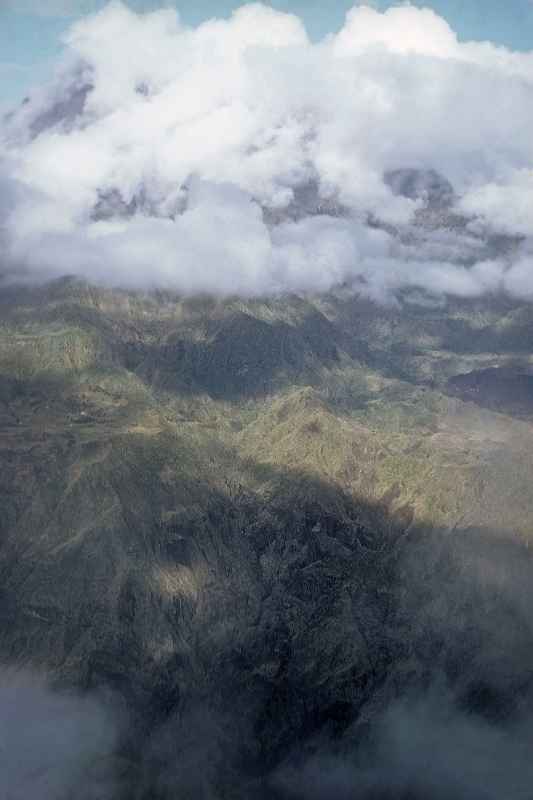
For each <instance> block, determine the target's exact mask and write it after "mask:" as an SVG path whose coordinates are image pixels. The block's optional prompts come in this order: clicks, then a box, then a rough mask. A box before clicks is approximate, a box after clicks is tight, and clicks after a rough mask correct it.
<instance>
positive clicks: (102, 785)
mask: <svg viewBox="0 0 533 800" xmlns="http://www.w3.org/2000/svg"><path fill="white" fill-rule="evenodd" d="M116 742H117V728H116V719H115V720H112V719H111V717H110V715H109V713H108V712H107V711H105V710H104V705H103V704H102V703H99V702H98V701H97V700H95V699H87V698H83V697H81V696H77V695H73V694H72V695H69V694H67V693H62V694H60V693H57V692H54V691H52V690H51V689H50V688H49V687H48V685H47V683H46V681H45V680H44V678H42V677H38V676H36V675H34V674H31V673H28V672H14V671H9V670H6V669H3V670H1V671H0V770H1V774H2V779H1V782H2V797H5V798H9V800H62V798H64V799H65V800H66V798H67V797H72V796H73V795H72V792H73V791H75V793H76V796H77V797H80V798H83V800H97V798H101V797H110V796H111V793H112V790H114V789H116V788H117V786H116V784H115V779H114V778H113V777H111V770H110V764H109V759H110V757H111V756H112V754H113V750H114V748H115V745H116Z"/></svg>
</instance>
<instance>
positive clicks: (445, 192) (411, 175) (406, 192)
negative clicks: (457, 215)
mask: <svg viewBox="0 0 533 800" xmlns="http://www.w3.org/2000/svg"><path fill="white" fill-rule="evenodd" d="M385 183H387V185H388V186H390V188H391V189H392V191H393V192H394V194H398V195H401V196H402V197H408V198H409V200H422V201H423V203H424V205H425V206H426V207H427V208H431V209H435V210H437V209H445V208H448V207H449V206H450V205H451V204H452V203H453V201H454V197H455V193H454V190H453V186H452V185H451V183H450V182H449V181H448V180H447V179H446V178H445V177H444V176H443V175H441V174H440V173H439V172H437V171H436V170H434V169H414V168H408V167H404V168H402V169H395V170H391V171H390V172H387V174H386V175H385Z"/></svg>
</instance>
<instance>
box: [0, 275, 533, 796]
mask: <svg viewBox="0 0 533 800" xmlns="http://www.w3.org/2000/svg"><path fill="white" fill-rule="evenodd" d="M0 318H1V325H0V498H1V503H2V515H1V518H0V576H1V583H0V601H1V603H0V621H1V626H0V646H1V655H2V661H3V663H4V664H8V663H10V664H13V663H14V664H18V665H21V664H31V665H33V666H41V667H44V668H46V669H48V670H50V671H51V672H52V673H53V675H54V676H55V677H56V679H57V680H58V681H59V682H60V683H61V684H62V685H71V686H77V687H82V688H83V689H96V688H98V687H101V686H107V687H110V688H111V689H112V690H113V692H114V693H116V694H117V695H119V696H120V697H122V698H123V699H124V702H125V703H126V705H127V707H128V709H129V713H130V714H131V715H132V717H133V720H134V721H133V723H132V727H131V731H130V734H131V735H130V736H129V737H128V738H127V741H126V742H125V744H124V748H125V750H124V754H125V757H126V760H127V763H128V765H129V766H128V776H129V777H128V781H127V782H126V783H127V785H128V787H129V788H128V789H127V792H126V794H125V795H124V797H126V796H127V797H139V798H149V797H151V798H152V797H162V798H166V797H172V796H174V795H173V794H172V793H171V790H170V789H168V791H167V789H166V788H164V787H162V786H160V785H158V786H157V787H156V788H154V786H155V784H157V781H155V783H154V777H153V776H154V771H153V769H152V768H151V767H150V768H149V767H148V766H147V762H146V757H147V756H146V753H147V752H148V753H150V746H149V744H147V742H150V741H153V739H154V736H156V737H157V736H159V735H160V733H158V732H160V731H161V730H162V729H163V728H164V726H165V725H167V724H170V722H169V720H172V725H173V726H174V728H173V730H177V731H178V732H179V736H178V733H176V736H178V739H179V737H181V739H180V742H182V744H181V745H179V746H178V745H176V746H177V747H178V750H179V751H180V752H181V753H182V754H183V753H184V752H186V751H187V748H188V747H191V748H193V750H194V752H195V753H197V746H196V745H194V746H193V744H192V743H191V741H192V740H190V738H188V737H193V738H194V736H201V738H203V739H204V740H206V741H207V742H208V744H205V747H206V748H207V750H208V751H209V753H208V754H207V755H205V754H204V755H205V759H207V762H208V763H209V764H210V765H211V766H210V769H211V768H212V770H213V775H214V777H213V781H215V782H216V785H217V787H218V790H217V791H219V792H220V796H221V797H228V798H229V797H243V798H244V797H247V796H249V795H248V794H247V792H248V791H249V786H250V785H251V784H252V783H253V785H254V787H255V788H254V791H259V789H258V785H259V784H257V781H259V782H261V781H262V780H263V778H264V776H265V775H267V774H269V773H270V771H271V770H272V769H274V768H276V767H277V766H278V765H279V764H280V763H281V762H282V761H283V759H284V758H285V757H286V756H287V753H289V752H292V751H293V750H294V749H295V748H301V747H304V748H305V747H307V746H308V744H309V746H311V744H310V743H312V742H313V741H314V740H315V739H316V737H317V736H322V737H326V738H328V739H329V738H332V739H333V740H335V741H339V742H342V741H345V742H346V743H348V744H349V743H350V742H353V741H354V737H355V739H356V740H357V739H358V737H359V736H360V735H363V734H361V732H360V731H361V730H362V728H361V727H360V726H362V725H363V722H364V721H365V720H366V721H367V722H368V720H372V719H373V718H374V717H375V716H376V715H378V713H379V710H380V709H383V708H385V707H387V704H388V703H389V702H390V700H391V698H393V697H394V696H396V695H398V694H399V693H402V692H405V691H406V690H407V688H408V687H413V686H418V687H420V686H421V685H426V684H427V683H428V682H430V681H431V680H432V676H434V675H435V674H436V673H437V672H439V674H443V675H445V676H446V680H448V681H450V682H451V684H452V685H453V686H454V687H455V691H456V692H457V693H458V696H460V697H463V698H467V700H468V703H470V705H471V706H472V708H474V707H475V701H474V699H473V698H475V697H477V695H476V692H479V691H482V690H483V691H484V692H485V695H486V697H487V698H488V699H487V700H486V702H485V703H484V710H483V713H485V712H486V713H488V714H498V713H500V712H499V709H501V707H502V704H503V706H504V707H508V711H509V713H510V712H511V709H512V707H514V704H515V701H516V697H517V696H518V697H519V698H521V699H520V702H524V703H526V702H529V701H528V700H527V698H528V697H529V694H528V693H529V683H530V675H529V672H528V668H527V659H524V658H523V648H524V647H527V646H530V645H531V644H532V642H531V629H530V625H529V623H528V622H527V620H528V618H529V612H530V610H531V608H530V606H531V602H530V589H527V588H526V587H528V586H529V585H530V578H531V577H533V564H532V563H530V555H529V544H530V539H531V534H532V533H533V493H532V492H531V488H530V487H531V485H532V479H533V405H532V406H531V408H530V407H529V406H528V402H527V396H525V399H524V401H523V402H522V403H521V405H520V407H519V408H515V407H514V406H513V404H512V403H511V404H509V402H508V394H506V393H505V392H503V393H502V392H501V391H500V390H499V389H498V392H496V393H495V394H494V395H490V387H491V386H492V384H489V388H488V390H487V391H489V395H490V396H489V395H487V393H486V392H485V389H486V384H482V386H483V389H484V391H483V392H481V393H479V392H477V393H476V392H473V393H472V392H471V393H470V394H467V395H465V394H464V393H462V392H461V391H458V390H457V387H456V386H454V385H453V384H450V379H453V378H454V376H457V375H464V374H466V373H474V372H475V371H477V370H480V369H484V368H487V367H490V368H491V369H495V368H504V371H503V372H502V373H498V377H499V379H500V376H501V379H500V382H501V380H503V381H505V380H507V379H509V380H514V379H515V376H516V375H523V374H528V370H529V368H530V354H529V352H528V349H527V344H526V343H527V341H528V340H529V341H533V312H532V311H531V308H530V307H529V306H507V305H504V304H503V305H502V304H500V305H498V304H496V303H495V302H494V303H493V302H492V301H491V302H488V303H487V304H485V305H483V304H481V303H472V304H466V303H455V304H450V305H446V306H443V307H439V308H430V309H428V308H425V309H424V308H421V307H418V306H406V307H403V308H402V309H387V308H379V307H375V306H372V305H370V304H368V303H366V302H363V301H361V300H358V299H356V298H353V297H346V296H343V295H342V294H339V295H336V296H328V297H285V298H279V299H271V300H264V301H259V300H257V301H250V302H244V301H242V300H237V299H232V298H228V299H226V300H216V299H213V298H209V297H201V298H180V297H176V296H172V295H170V294H163V293H159V294H132V293H126V292H120V291H107V290H103V289H95V288H93V287H90V286H87V285H83V284H79V283H77V282H72V281H63V282H59V283H57V284H54V285H51V286H48V287H45V288H41V289H27V290H22V289H21V290H9V291H6V292H5V293H4V295H3V297H2V300H1V303H0ZM506 376H509V377H508V378H507V377H506ZM499 385H500V384H498V386H499ZM484 392H485V393H484ZM511 394H512V393H511ZM511 585H513V586H514V585H519V586H521V587H524V591H523V593H522V595H521V597H518V596H517V595H516V594H515V593H514V591H511V588H510V587H511ZM495 631H497V632H498V633H497V635H496V636H495ZM518 686H520V687H521V688H520V689H519V690H518V689H517V687H518ZM476 687H477V688H476ZM480 687H481V688H480ZM483 687H484V688H483ZM485 695H484V696H485ZM199 709H202V713H203V712H204V711H205V709H207V710H208V714H209V715H210V717H212V718H213V719H215V718H216V720H217V723H216V724H217V726H219V730H218V733H217V734H216V736H215V734H214V733H213V734H212V731H211V729H210V731H211V732H209V733H205V735H204V733H201V731H203V729H202V727H201V726H200V727H198V725H199V723H198V722H197V715H198V713H199ZM476 713H477V712H476ZM236 715H237V716H236ZM192 719H194V720H196V722H194V723H193V722H191V721H190V720H192ZM236 719H238V720H239V723H238V725H236V724H235V720H236ZM188 720H189V722H187V721H188ZM365 724H366V723H365ZM354 726H355V727H354ZM357 731H359V733H357ZM211 734H212V735H211ZM158 741H159V740H158ZM204 743H205V742H204ZM348 744H346V746H348ZM211 747H213V748H215V751H216V752H211V750H210V748H211ZM180 748H181V750H180ZM195 748H196V749H195ZM141 751H142V756H141V754H140V753H141ZM202 752H203V751H202ZM124 754H123V755H124ZM183 757H184V758H185V756H183ZM195 757H196V756H195ZM169 758H170V756H169ZM198 758H200V756H199V755H198ZM202 758H204V756H202ZM207 762H206V763H207ZM150 763H151V762H150ZM184 763H185V762H184ZM202 763H203V762H202ZM223 764H225V765H226V766H225V767H224V768H223V767H222V765H223ZM224 770H226V771H224ZM191 774H192V773H191V771H188V772H187V774H186V775H185V773H184V774H183V775H182V780H183V781H184V784H183V785H184V789H183V797H189V796H190V797H191V798H192V797H195V798H197V797H203V796H205V797H206V798H207V797H208V796H210V795H209V794H208V793H206V792H207V790H205V787H204V789H201V788H199V784H198V781H197V776H196V778H195V777H194V776H193V777H191ZM236 775H238V776H239V778H238V779H237V778H236ZM250 782H251V783H250ZM189 783H190V786H189ZM133 785H135V786H136V787H137V788H136V790H135V791H137V794H133V793H132V792H133V789H132V788H131V786H133ZM230 787H232V788H230ZM246 787H248V788H246ZM125 791H126V790H125ZM209 791H211V790H209ZM150 792H152V793H150ZM268 796H270V795H268Z"/></svg>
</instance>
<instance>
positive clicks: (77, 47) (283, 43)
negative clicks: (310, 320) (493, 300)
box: [0, 2, 533, 301]
mask: <svg viewBox="0 0 533 800" xmlns="http://www.w3.org/2000/svg"><path fill="white" fill-rule="evenodd" d="M65 43H66V46H67V53H66V55H65V57H64V59H63V61H62V62H61V64H60V65H58V69H57V73H56V76H55V78H54V80H53V81H52V82H51V83H50V85H47V86H45V87H41V88H39V89H36V90H35V91H33V92H32V94H31V96H30V97H29V99H28V102H26V103H24V104H23V105H22V107H20V108H19V109H16V110H15V111H14V112H13V113H12V114H11V115H8V116H7V117H5V119H4V122H3V124H2V126H1V129H0V242H1V248H2V250H1V263H2V269H3V272H4V275H6V276H9V277H10V279H13V277H15V278H16V279H17V280H23V281H27V280H30V281H35V280H46V279H49V278H53V277H58V276H61V275H64V274H71V275H72V274H74V275H80V276H84V277H86V278H88V279H89V280H92V281H95V282H99V283H104V284H108V285H121V286H127V287H147V288H149V287H152V286H161V287H171V288H175V289H178V290H180V291H183V292H198V291H213V292H220V293H233V292H236V293H242V294H246V295H258V294H264V293H276V292H283V291H304V290H310V291H323V290H328V289H330V288H332V287H334V286H336V285H339V284H349V285H353V286H354V288H355V289H356V290H358V291H360V292H363V293H365V294H367V295H369V296H370V297H373V298H374V299H377V300H385V301H390V300H391V299H392V298H394V296H395V293H396V292H397V291H398V290H404V289H416V290H420V289H421V290H423V291H425V292H427V293H428V294H438V295H440V294H451V295H456V296H461V297H471V296H479V295H481V294H485V293H490V292H501V291H504V292H506V293H509V294H511V295H513V296H518V297H533V246H532V244H531V242H532V241H533V213H531V212H532V211H533V202H532V200H531V198H532V197H533V139H532V138H531V130H532V129H533V53H514V52H511V51H509V50H507V49H505V48H503V47H496V46H495V45H493V44H491V43H488V42H487V43H460V42H459V41H458V39H457V36H456V35H455V33H454V32H453V31H452V30H451V28H450V27H449V25H448V24H447V23H446V22H445V20H443V19H442V18H440V17H439V16H437V15H436V14H435V13H434V12H433V11H430V10H428V9H418V8H415V7H412V6H409V5H408V6H402V7H396V8H392V9H390V10H389V11H387V12H385V13H380V12H378V11H376V10H374V9H372V8H370V7H367V6H356V7H354V9H353V10H352V11H351V12H350V13H349V14H348V16H347V18H346V22H345V25H344V27H343V29H342V30H341V31H340V32H339V33H338V34H336V35H333V36H329V37H327V38H326V39H324V40H323V41H322V42H319V43H317V44H313V43H311V42H310V40H309V38H308V36H307V33H306V31H305V28H304V26H303V24H302V22H301V21H300V20H299V19H298V18H297V17H296V16H294V15H291V14H283V13H280V12H277V11H274V10H273V9H271V8H268V7H267V6H265V5H262V4H259V3H258V4H252V5H247V6H244V7H242V8H241V9H239V10H238V11H236V12H235V13H234V14H233V16H232V17H231V19H229V20H216V19H215V20H210V21H207V22H205V23H203V24H202V25H200V26H199V27H197V28H189V27H186V26H184V25H182V24H181V22H180V19H179V16H178V15H177V14H176V13H175V12H174V11H173V10H169V9H165V10H160V11H155V12H151V13H146V14H136V13H134V12H133V11H131V10H129V9H128V8H127V7H126V6H125V5H123V4H122V3H121V2H111V3H110V4H109V5H108V6H107V7H106V8H104V9H103V10H102V11H100V12H99V13H96V14H93V15H90V16H87V17H85V18H83V19H81V20H80V21H78V22H76V23H75V24H74V25H73V26H72V27H71V29H70V31H69V32H68V34H67V36H66V40H65ZM391 176H392V178H391ZM495 243H497V246H496V244H495Z"/></svg>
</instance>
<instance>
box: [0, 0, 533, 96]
mask: <svg viewBox="0 0 533 800" xmlns="http://www.w3.org/2000/svg"><path fill="white" fill-rule="evenodd" d="M104 4H105V3H104V1H103V0H0V106H2V105H4V104H9V103H12V102H16V101H18V100H19V99H21V98H22V97H23V95H24V93H25V92H26V91H27V89H28V88H29V87H30V86H31V85H32V84H34V83H36V82H39V80H41V79H42V77H44V76H46V74H47V73H48V72H49V70H50V68H51V64H52V63H53V61H54V58H55V56H57V55H58V53H59V52H60V49H61V34H62V33H63V31H64V30H65V29H66V28H67V27H68V25H69V22H70V21H71V20H72V18H73V16H72V15H70V16H67V15H66V12H68V11H72V12H74V17H75V16H76V12H79V10H80V9H81V10H82V11H83V10H85V11H86V10H90V9H95V8H98V7H101V6H102V5H104ZM166 4H167V5H169V4H170V3H169V2H168V1H167V2H166ZM354 4H355V2H354V0H329V1H328V0H271V2H270V5H272V6H273V7H275V8H278V9H280V10H284V11H292V12H294V13H297V14H298V15H299V16H301V17H302V18H303V19H304V21H305V23H306V26H307V29H308V31H309V33H310V35H311V36H312V37H313V38H314V39H319V38H320V37H322V36H323V35H325V34H326V33H328V32H330V31H335V30H337V29H338V28H339V27H340V26H341V25H342V22H343V19H344V16H345V14H346V11H347V10H348V9H349V8H351V6H353V5H354ZM394 4H395V3H394V2H393V0H375V1H374V2H373V5H374V6H377V7H379V8H381V9H385V8H388V7H389V6H391V5H394ZM413 4H414V5H419V6H429V7H431V8H433V9H435V11H437V12H438V13H439V14H441V15H442V16H444V17H445V18H446V19H447V20H448V21H449V22H450V24H451V25H452V27H453V28H454V29H455V30H456V31H457V33H458V34H459V36H460V38H461V39H481V40H485V39H489V40H491V41H493V42H496V43H499V44H504V45H507V46H508V47H512V48H515V49H520V50H533V2H532V0H417V1H416V2H413ZM130 5H132V6H134V7H137V8H140V7H143V8H145V9H146V8H148V7H150V6H153V5H157V0H154V2H153V3H152V2H151V0H130ZM239 5H242V2H239V0H176V6H177V7H178V8H179V10H180V13H181V16H182V18H183V19H184V21H185V22H187V23H190V24H197V23H198V22H201V21H202V20H204V19H207V18H209V17H212V16H226V15H228V14H230V13H231V11H232V9H234V8H236V7H238V6H239ZM15 9H18V10H17V11H16V10H15ZM20 9H22V11H21V10H20ZM32 9H39V13H31V12H32Z"/></svg>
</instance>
